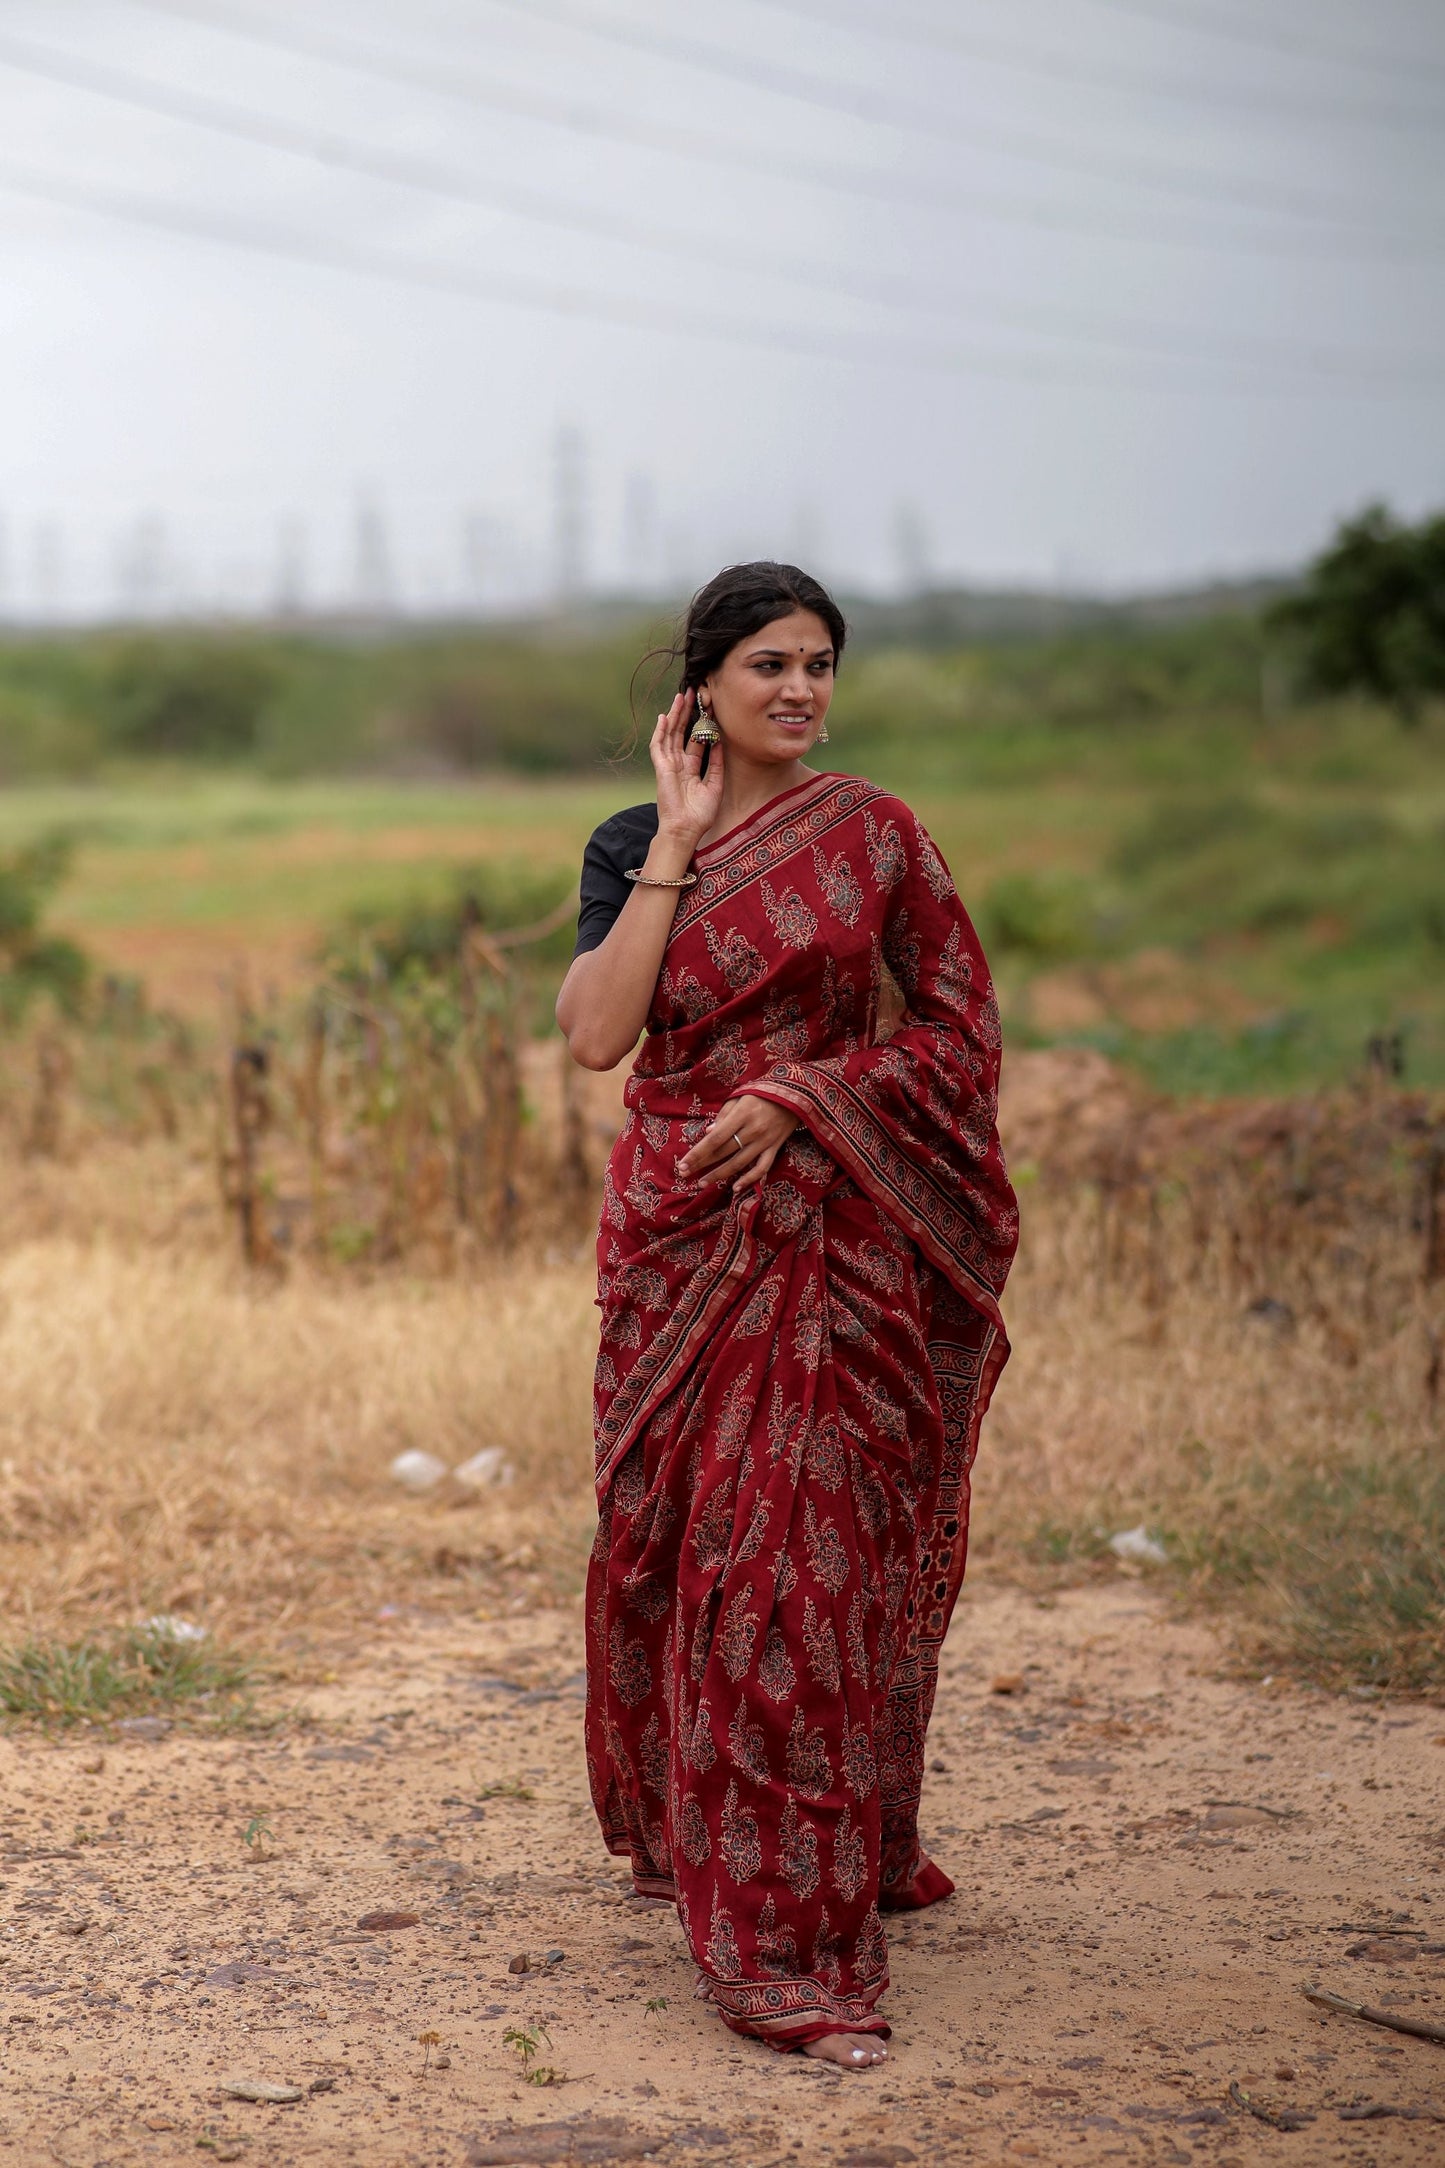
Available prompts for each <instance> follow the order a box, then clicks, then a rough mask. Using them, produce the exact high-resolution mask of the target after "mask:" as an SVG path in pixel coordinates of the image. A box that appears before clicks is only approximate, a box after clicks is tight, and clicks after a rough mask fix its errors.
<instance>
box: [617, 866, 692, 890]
mask: <svg viewBox="0 0 1445 2168" xmlns="http://www.w3.org/2000/svg"><path fill="white" fill-rule="evenodd" d="M625 878H626V879H627V880H629V881H636V883H637V885H638V887H639V888H691V887H693V885H694V884H695V882H696V880H697V875H696V874H695V873H680V874H679V875H678V877H677V879H676V880H675V881H664V880H660V879H659V878H658V876H657V875H656V874H655V873H644V872H643V870H642V868H641V866H629V867H628V869H627V872H626V875H625Z"/></svg>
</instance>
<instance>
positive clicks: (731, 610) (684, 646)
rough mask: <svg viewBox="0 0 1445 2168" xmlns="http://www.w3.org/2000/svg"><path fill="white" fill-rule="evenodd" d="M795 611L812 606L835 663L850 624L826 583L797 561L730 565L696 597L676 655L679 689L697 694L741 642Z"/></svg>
mask: <svg viewBox="0 0 1445 2168" xmlns="http://www.w3.org/2000/svg"><path fill="white" fill-rule="evenodd" d="M794 610H811V611H812V612H813V615H814V616H815V617H821V618H822V620H823V623H824V624H825V625H826V626H827V628H828V630H829V632H830V633H831V634H832V636H833V661H834V663H835V665H836V664H837V662H838V661H839V660H840V658H841V656H842V653H843V643H844V641H845V640H846V639H847V637H848V627H847V624H846V623H845V621H844V618H843V612H842V611H841V610H840V609H839V607H838V605H837V603H836V602H835V601H834V600H833V597H832V596H831V595H830V594H829V593H828V590H827V588H826V587H824V586H823V585H822V583H821V582H820V581H818V580H815V579H814V578H813V577H812V575H811V574H810V573H807V572H803V571H800V570H799V568H798V566H797V565H775V564H771V563H768V562H766V561H764V562H760V563H758V564H752V565H729V566H728V568H727V570H726V571H725V572H719V573H718V574H717V575H716V577H715V578H713V579H710V580H709V581H708V583H707V585H706V587H700V588H699V589H698V591H697V593H696V594H695V595H694V596H693V598H692V603H691V606H690V608H689V610H688V613H687V621H686V623H685V624H684V626H683V631H682V639H681V641H680V642H679V643H678V645H677V646H676V647H675V648H674V649H673V658H674V660H676V661H680V662H681V664H682V680H681V683H680V684H679V686H678V690H679V692H695V691H696V690H697V688H698V686H699V685H701V684H702V682H703V680H704V678H708V677H711V675H712V673H713V671H714V670H716V669H718V668H719V667H720V666H721V665H722V663H723V662H725V661H726V659H727V657H728V656H729V655H730V654H731V653H732V651H733V649H734V648H735V647H736V646H737V644H738V642H739V640H750V639H751V638H752V636H753V634H754V633H755V632H761V631H762V629H763V627H764V625H771V624H772V623H773V622H774V620H775V619H777V618H779V617H787V616H789V615H790V614H791V612H792V611H794Z"/></svg>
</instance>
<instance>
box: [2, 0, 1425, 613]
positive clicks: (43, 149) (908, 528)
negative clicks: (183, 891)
mask: <svg viewBox="0 0 1445 2168" xmlns="http://www.w3.org/2000/svg"><path fill="white" fill-rule="evenodd" d="M1442 273H1445V7H1442V6H1441V5H1439V0H1372V5H1371V6H1370V7H1369V8H1364V7H1362V6H1360V5H1358V0H709V4H708V5H707V6H706V7H703V6H700V5H697V4H695V0H694V4H692V5H684V4H683V0H406V4H405V5H403V4H402V0H0V534H3V537H4V542H3V555H0V567H3V569H0V608H6V609H8V610H10V611H14V612H24V613H26V614H31V613H33V612H35V611H37V610H41V609H45V610H53V611H78V610H82V609H83V610H94V609H98V608H104V607H109V606H110V605H111V604H113V602H114V601H115V600H116V599H117V597H120V598H122V599H123V598H125V597H127V596H128V597H130V598H131V599H132V600H133V601H135V602H136V603H138V604H141V603H143V604H145V605H146V606H149V607H160V606H163V605H169V604H170V603H172V602H184V603H187V604H189V605H190V606H195V607H204V606H208V605H213V604H216V603H220V604H226V605H230V606H240V605H242V604H245V603H247V602H263V601H265V600H266V599H267V598H270V597H272V596H274V595H276V594H277V593H278V592H282V591H289V592H291V593H292V594H293V595H295V594H304V595H305V596H306V597H307V598H309V599H310V600H312V601H315V602H317V603H322V602H326V601H329V600H331V599H333V598H342V599H344V598H346V597H349V596H354V595H356V594H357V593H358V591H364V590H365V589H366V588H368V587H369V588H370V589H372V590H373V591H375V592H376V593H383V592H385V591H386V590H387V589H388V588H390V589H391V590H392V591H393V592H394V593H395V594H396V595H397V596H398V597H399V598H401V599H404V600H407V601H409V602H411V603H413V604H421V605H425V604H436V605H442V604H445V603H447V602H449V601H454V600H457V599H464V598H470V599H474V600H480V601H483V602H485V603H487V604H489V605H490V606H494V607H500V606H505V605H509V604H511V603H514V602H516V601H518V600H523V599H526V598H527V597H529V596H535V595H540V594H542V593H545V592H546V591H547V590H548V589H549V588H550V587H552V586H554V585H555V583H556V582H557V581H558V580H559V579H561V578H565V577H569V576H570V577H574V578H575V577H577V576H579V575H580V576H581V577H582V578H583V579H584V580H585V582H586V584H588V585H589V586H593V587H604V586H615V585H618V584H622V583H630V584H642V585H649V586H653V587H656V586H658V585H680V584H682V583H684V582H687V581H690V580H695V579H697V578H700V577H702V576H704V575H705V574H706V573H707V572H708V571H709V570H710V569H712V568H713V567H714V566H715V565H716V563H717V562H719V561H721V560H723V559H725V558H729V557H733V556H738V555H761V554H768V555H775V554H776V555H794V554H798V555H802V556H803V557H805V558H806V559H807V560H808V561H809V562H810V563H813V564H816V565H817V566H818V567H819V568H820V569H821V570H823V571H824V572H825V573H826V574H828V575H831V576H833V577H835V578H837V579H839V580H840V581H841V582H842V583H843V584H845V585H852V586H855V587H856V586H869V587H873V588H878V589H886V588H889V587H894V586H897V585H898V584H899V583H900V582H901V581H903V580H904V579H906V578H910V577H913V578H916V577H918V576H920V575H924V576H928V577H932V578H937V579H943V578H959V579H966V580H970V581H977V582H999V581H1012V580H1027V581H1029V582H1041V581H1042V582H1049V583H1054V582H1062V583H1064V584H1067V585H1070V586H1089V587H1094V588H1099V589H1115V588H1120V587H1125V586H1133V585H1148V586H1159V585H1163V584H1167V583H1170V582H1173V581H1176V580H1180V579H1188V578H1193V577H1195V576H1199V575H1208V574H1216V573H1238V572H1245V571H1250V570H1253V569H1255V568H1259V567H1268V566H1273V565H1280V564H1287V563H1289V562H1291V561H1295V560H1297V559H1299V558H1300V557H1301V556H1303V555H1304V554H1306V553H1308V552H1309V551H1310V550H1312V549H1313V548H1315V547H1316V546H1317V545H1318V544H1319V542H1320V541H1321V539H1322V538H1323V536H1324V534H1325V533H1326V531H1327V529H1328V528H1329V526H1330V524H1331V523H1332V522H1333V521H1334V520H1335V519H1336V518H1338V517H1339V516H1340V515H1341V514H1343V513H1345V512H1347V511H1350V510H1352V509H1354V508H1356V507H1358V506H1359V505H1360V504H1361V503H1362V502H1364V501H1365V500H1367V499H1369V498H1371V497H1376V496H1383V497H1386V498H1388V499H1389V500H1391V501H1392V502H1393V503H1394V504H1395V505H1396V507H1397V508H1398V509H1400V510H1402V511H1404V512H1408V513H1416V512H1419V511H1420V510H1422V509H1424V508H1425V507H1427V506H1429V505H1431V504H1439V503H1441V502H1442V501H1445V275H1442ZM565 432H574V434H572V435H564V433H565ZM559 442H562V443H563V444H564V445H565V446H566V447H567V448H566V449H564V450H563V452H562V453H561V456H560V462H559V451H558V446H559ZM559 464H560V469H561V472H562V474H563V481H562V483H561V486H560V491H559V483H558V472H559ZM559 496H560V501H561V504H562V512H563V516H562V519H561V522H560V525H561V528H562V530H563V531H562V532H561V534H560V535H559V517H558V506H559Z"/></svg>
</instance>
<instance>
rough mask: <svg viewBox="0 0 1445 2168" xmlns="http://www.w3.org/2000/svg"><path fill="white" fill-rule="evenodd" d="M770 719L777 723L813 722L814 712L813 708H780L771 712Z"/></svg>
mask: <svg viewBox="0 0 1445 2168" xmlns="http://www.w3.org/2000/svg"><path fill="white" fill-rule="evenodd" d="M769 719H770V720H771V721H772V722H775V723H811V721H812V720H813V713H812V710H811V708H778V709H773V710H772V711H771V712H770V718H769Z"/></svg>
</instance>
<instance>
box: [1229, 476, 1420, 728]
mask: <svg viewBox="0 0 1445 2168" xmlns="http://www.w3.org/2000/svg"><path fill="white" fill-rule="evenodd" d="M1270 616H1271V622H1272V623H1273V624H1275V625H1277V626H1278V627H1279V628H1280V629H1281V630H1282V631H1284V632H1286V633H1287V634H1289V635H1290V636H1292V638H1293V639H1294V641H1295V642H1296V644H1297V647H1298V651H1299V654H1300V659H1301V662H1302V665H1303V670H1304V676H1305V680H1306V682H1307V684H1308V685H1309V686H1310V688H1311V689H1312V690H1313V691H1315V692H1321V693H1351V692H1360V693H1366V694H1369V695H1370V696H1372V697H1373V698H1374V699H1377V700H1382V701H1384V702H1385V703H1386V705H1387V706H1389V707H1392V708H1394V709H1395V711H1396V713H1397V714H1398V715H1399V716H1400V718H1401V720H1402V721H1404V722H1406V723H1416V722H1418V721H1419V719H1420V714H1421V710H1422V707H1423V704H1424V702H1425V701H1426V700H1427V699H1428V698H1429V697H1430V696H1431V695H1432V694H1439V693H1445V515H1437V517H1435V518H1434V519H1428V520H1423V521H1422V522H1421V523H1420V525H1419V526H1417V527H1411V526H1409V525H1407V524H1406V523H1404V522H1403V521H1400V520H1397V519H1395V518H1394V516H1393V515H1392V514H1391V512H1390V511H1389V510H1388V508H1387V507H1386V506H1384V505H1382V504H1376V505H1371V506H1369V507H1368V508H1367V509H1366V510H1365V511H1364V512H1362V513H1360V515H1359V516H1358V518H1356V519H1352V520H1346V521H1345V522H1344V523H1343V524H1342V525H1341V526H1340V528H1339V530H1338V531H1337V533H1336V535H1335V538H1334V540H1333V541H1332V542H1331V543H1330V545H1329V547H1328V548H1327V549H1326V550H1325V551H1324V552H1323V553H1322V554H1321V555H1320V556H1319V557H1317V558H1316V559H1315V562H1314V563H1313V564H1312V565H1311V566H1310V569H1309V572H1308V575H1307V576H1306V579H1305V583H1304V585H1303V586H1302V587H1301V588H1300V590H1299V592H1298V593H1297V594H1293V595H1290V596H1287V597H1286V598H1285V600H1284V601H1283V602H1281V603H1278V604H1276V606H1275V608H1274V610H1273V611H1272V612H1271V613H1270Z"/></svg>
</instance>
